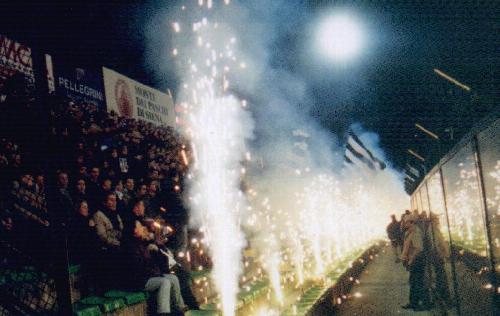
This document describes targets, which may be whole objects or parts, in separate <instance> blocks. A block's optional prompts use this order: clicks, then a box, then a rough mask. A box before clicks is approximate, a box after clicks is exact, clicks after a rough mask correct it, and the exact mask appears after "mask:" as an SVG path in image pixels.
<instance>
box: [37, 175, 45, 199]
mask: <svg viewBox="0 0 500 316" xmlns="http://www.w3.org/2000/svg"><path fill="white" fill-rule="evenodd" d="M35 193H36V194H38V195H40V196H42V197H44V198H45V178H44V176H43V174H42V173H40V172H39V173H37V174H36V176H35Z"/></svg>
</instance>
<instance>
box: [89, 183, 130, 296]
mask: <svg viewBox="0 0 500 316" xmlns="http://www.w3.org/2000/svg"><path fill="white" fill-rule="evenodd" d="M93 220H94V222H95V228H96V232H97V237H98V239H99V245H100V252H101V254H100V258H101V262H99V267H95V269H96V270H97V271H98V272H97V274H98V276H97V278H98V280H99V281H101V282H102V283H101V284H99V286H101V287H104V288H106V287H112V286H116V285H117V283H119V276H118V275H117V274H116V273H117V271H116V267H118V266H119V265H120V243H121V238H122V231H123V222H122V219H121V218H120V215H119V214H118V212H117V209H116V195H115V194H114V193H108V194H107V195H106V196H105V197H104V201H103V204H102V206H101V207H100V209H99V210H98V211H97V212H96V213H95V214H94V216H93ZM99 268H100V269H99Z"/></svg>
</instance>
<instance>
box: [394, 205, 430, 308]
mask: <svg viewBox="0 0 500 316" xmlns="http://www.w3.org/2000/svg"><path fill="white" fill-rule="evenodd" d="M417 220H418V218H417V217H416V216H415V215H414V214H412V215H408V216H407V217H406V218H405V224H406V227H407V229H406V235H405V240H404V245H403V252H402V254H401V261H403V265H404V266H405V267H407V269H408V270H409V272H410V279H409V283H410V296H409V303H408V304H406V305H404V306H402V307H403V308H404V309H414V310H426V309H427V307H428V302H429V299H428V295H427V292H426V289H425V285H424V279H425V278H424V277H425V257H424V255H423V250H424V245H423V235H422V231H421V230H420V228H419V227H418V226H417V225H416V222H417Z"/></svg>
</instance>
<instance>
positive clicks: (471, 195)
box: [411, 111, 500, 299]
mask: <svg viewBox="0 0 500 316" xmlns="http://www.w3.org/2000/svg"><path fill="white" fill-rule="evenodd" d="M498 112H499V111H496V112H495V113H492V115H491V116H489V117H488V118H486V119H485V120H484V121H483V122H481V123H480V124H479V125H478V126H476V127H475V128H474V129H473V130H471V131H470V132H469V133H468V134H467V135H466V136H465V137H464V138H463V139H462V140H461V141H460V142H459V143H458V144H457V145H456V146H455V147H454V148H453V149H452V150H451V151H450V152H449V153H448V154H446V155H445V156H444V158H443V159H441V161H440V162H439V163H438V164H437V165H436V166H435V167H434V168H433V169H432V170H431V171H430V172H429V173H428V174H427V175H426V176H425V178H424V179H423V180H422V182H421V183H420V185H419V186H418V187H417V189H416V190H415V191H414V192H413V194H412V196H411V205H412V208H413V209H418V210H419V211H420V212H422V211H424V212H426V213H427V214H429V212H432V213H434V214H436V215H437V216H438V218H439V219H440V223H441V230H442V233H443V236H445V237H446V238H447V239H448V242H449V243H450V246H451V248H453V250H458V253H459V254H464V253H465V254H466V255H465V257H467V258H471V257H473V258H475V261H476V262H478V263H480V264H479V265H480V266H478V267H477V268H479V269H481V271H490V272H491V273H490V281H491V284H490V285H489V287H490V288H491V290H492V292H493V293H496V297H497V298H496V299H498V295H499V294H500V287H499V285H498V275H499V273H500V264H499V262H500V208H499V205H500V137H499V133H500V118H499V116H500V115H499V113H498ZM450 237H451V239H450ZM494 295H495V294H494Z"/></svg>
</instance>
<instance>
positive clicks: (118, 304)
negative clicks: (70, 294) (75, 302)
mask: <svg viewBox="0 0 500 316" xmlns="http://www.w3.org/2000/svg"><path fill="white" fill-rule="evenodd" d="M80 303H82V304H85V305H98V306H99V307H100V308H101V311H102V312H103V313H110V312H112V311H115V310H117V309H120V308H123V307H125V301H124V300H123V299H122V298H102V297H97V296H89V297H86V298H84V299H82V300H80Z"/></svg>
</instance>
